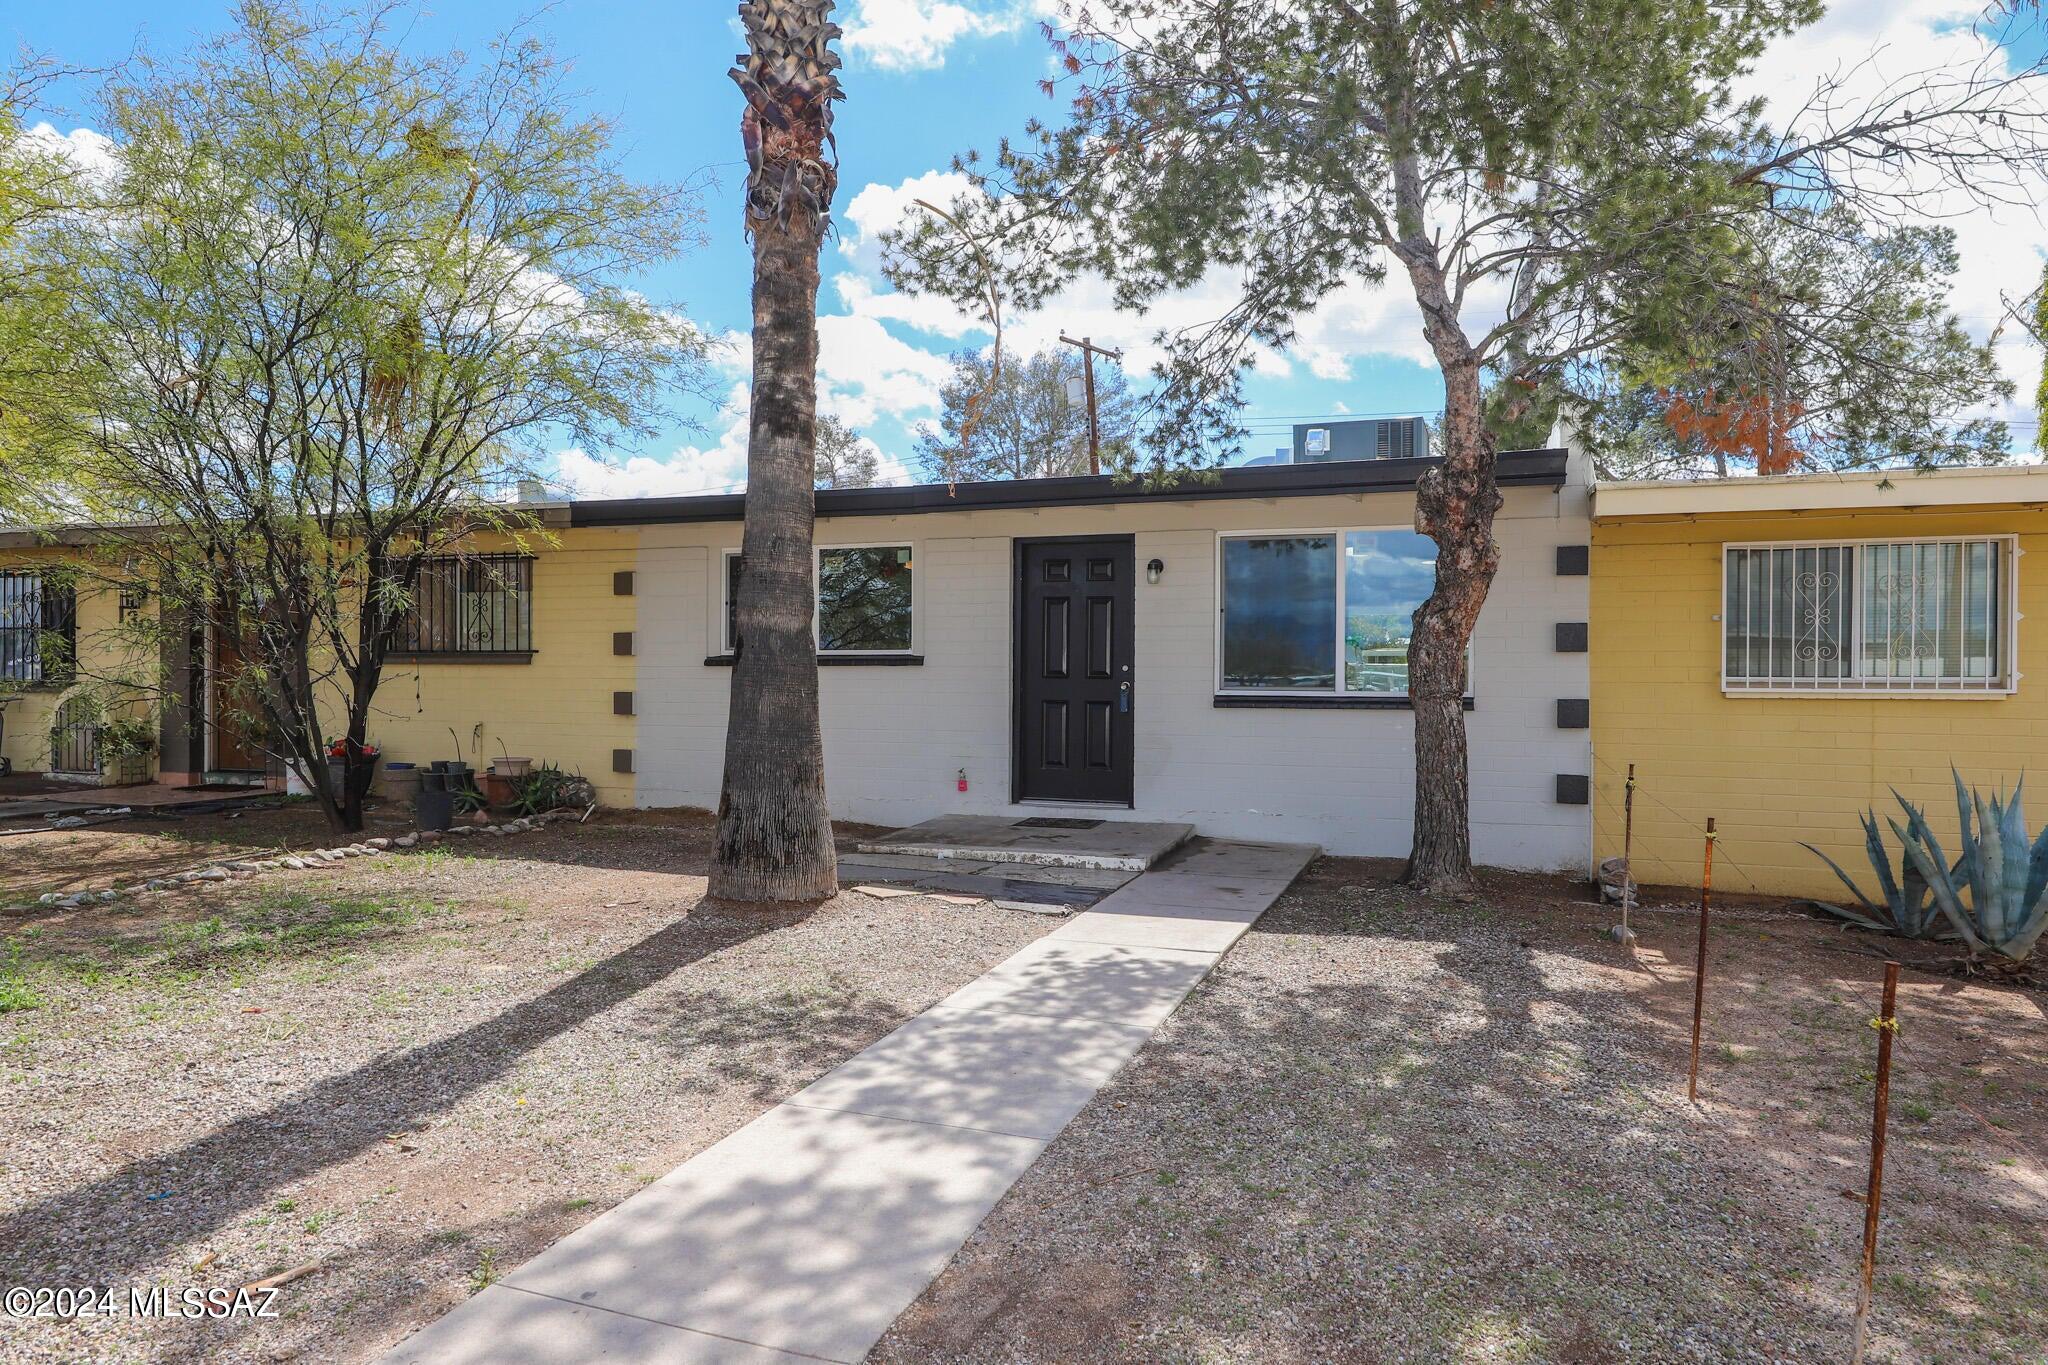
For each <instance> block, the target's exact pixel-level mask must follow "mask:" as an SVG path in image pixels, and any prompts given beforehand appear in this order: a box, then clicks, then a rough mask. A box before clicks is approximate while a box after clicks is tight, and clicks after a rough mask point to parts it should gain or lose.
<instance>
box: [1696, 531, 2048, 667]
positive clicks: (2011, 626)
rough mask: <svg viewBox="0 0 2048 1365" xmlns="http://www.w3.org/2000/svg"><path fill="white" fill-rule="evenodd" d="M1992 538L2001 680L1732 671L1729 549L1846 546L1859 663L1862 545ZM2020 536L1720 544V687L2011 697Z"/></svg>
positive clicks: (1853, 647) (1852, 643)
mask: <svg viewBox="0 0 2048 1365" xmlns="http://www.w3.org/2000/svg"><path fill="white" fill-rule="evenodd" d="M1987 541H1988V542H1991V543H1992V544H1994V545H1997V546H1999V547H2001V549H2002V555H2003V558H2002V561H2001V568H2002V572H2001V573H2000V575H1999V592H2000V593H2001V594H2002V596H2003V598H2004V600H2003V601H2002V602H2001V603H2000V604H1999V607H1998V612H1997V618H1998V619H1999V620H2000V622H2001V623H2002V630H2001V632H2000V638H1999V651H1998V652H1999V660H1998V662H1999V670H1998V677H1997V678H1996V679H1987V680H1985V681H1982V682H1979V681H1977V680H1975V679H1970V678H1929V679H1927V680H1925V681H1907V680H1903V679H1898V678H1885V679H1873V680H1871V681H1870V682H1867V683H1865V682H1860V681H1858V680H1857V679H1856V678H1854V677H1849V678H1815V679H1813V680H1811V681H1809V682H1790V681H1786V680H1783V679H1769V680H1763V681H1756V682H1751V681H1749V680H1747V679H1744V678H1739V677H1730V676H1729V674H1728V554H1729V552H1730V551H1731V550H1821V549H1847V550H1849V551H1850V552H1851V553H1852V555H1853V557H1854V563H1855V566H1856V577H1855V580H1854V584H1853V588H1854V594H1855V600H1854V601H1853V602H1851V603H1850V604H1849V645H1848V649H1849V657H1850V659H1851V660H1852V661H1853V662H1854V666H1855V667H1856V668H1859V669H1860V668H1861V667H1862V666H1863V550H1864V548H1865V547H1866V546H1871V545H1968V544H1972V543H1983V542H1987ZM2022 553H2024V552H2023V551H2022V550H2021V549H2020V544H2019V537H2018V536H2017V535H2013V534H2011V533H2004V534H2000V533H1993V534H1990V535H1948V536H1864V537H1860V538H1859V537H1841V538H1835V537H1828V538H1825V539H1815V540H1740V541H1737V540H1731V541H1725V542H1723V543H1722V545H1721V554H1720V558H1719V561H1718V563H1717V565H1716V570H1717V572H1718V573H1719V574H1720V578H1721V585H1720V589H1719V591H1720V603H1721V606H1720V611H1719V612H1718V614H1716V616H1715V617H1714V626H1715V630H1714V648H1715V649H1716V650H1717V651H1718V652H1719V654H1720V673H1721V692H1722V694H1723V695H1724V696H1730V697H1872V698H1884V697H1899V698H1914V699H1926V698H1930V697H1946V698H1951V699H1960V700H1965V701H1968V700H1983V699H1984V698H1986V697H2009V696H2012V695H2013V694H2014V693H2015V692H2017V691H2018V690H2019V683H2020V669H2019V623H2020V620H2021V613H2020V610H2019V600H2020V594H2019V574H2020V556H2021V555H2022Z"/></svg>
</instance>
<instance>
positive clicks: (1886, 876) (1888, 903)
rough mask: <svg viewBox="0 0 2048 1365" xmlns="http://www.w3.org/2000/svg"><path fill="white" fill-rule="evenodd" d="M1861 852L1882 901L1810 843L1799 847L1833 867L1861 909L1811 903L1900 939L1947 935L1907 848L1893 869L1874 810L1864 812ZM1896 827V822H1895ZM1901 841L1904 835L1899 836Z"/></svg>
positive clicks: (1821, 902) (1932, 899)
mask: <svg viewBox="0 0 2048 1365" xmlns="http://www.w3.org/2000/svg"><path fill="white" fill-rule="evenodd" d="M1861 819H1862V822H1863V851H1864V853H1865V854H1866V855H1867V856H1868V857H1869V859H1870V866H1871V870H1872V871H1874V872H1876V873H1877V885H1878V889H1879V890H1880V891H1882V892H1883V893H1884V903H1883V904H1879V903H1878V902H1876V901H1874V900H1872V899H1871V898H1870V897H1869V896H1866V895H1864V894H1863V888H1862V887H1860V886H1858V885H1857V884H1856V882H1855V879H1854V878H1852V877H1850V875H1849V874H1848V873H1847V872H1844V871H1843V870H1842V865H1841V864H1840V863H1838V862H1836V861H1835V860H1834V859H1833V858H1830V857H1829V856H1828V855H1827V854H1825V853H1823V852H1821V851H1820V850H1819V849H1818V848H1815V847H1814V846H1813V845H1812V844H1802V845H1801V847H1802V848H1805V849H1806V850H1807V851H1809V852H1811V853H1812V854H1813V855H1814V856H1815V857H1816V858H1819V859H1820V860H1821V861H1822V862H1824V863H1826V864H1827V865H1828V866H1829V867H1830V868H1832V869H1833V870H1834V874H1835V875H1836V876H1837V877H1840V878H1841V879H1842V885H1844V886H1846V887H1848V888H1849V892H1850V894H1851V895H1853V896H1855V897H1856V903H1857V904H1858V905H1860V906H1861V907H1862V910H1861V911H1860V912H1859V911H1856V910H1851V909H1848V908H1847V907H1844V906H1840V905H1835V904H1833V903H1831V902H1828V901H1815V902H1814V904H1815V905H1817V906H1819V907H1820V908H1821V909H1823V910H1825V911H1827V912H1828V913H1829V914H1831V915H1837V916H1839V917H1841V918H1842V919H1845V920H1847V921H1849V922H1850V923H1851V924H1856V925H1860V926H1862V927H1863V928H1865V929H1874V930H1876V931H1877V932H1879V933H1884V934H1898V935H1900V936H1901V937H1903V938H1922V939H1924V938H1941V937H1945V936H1948V933H1947V930H1946V929H1945V928H1944V926H1943V921H1942V919H1941V917H1940V912H1939V910H1937V908H1936V906H1935V902H1934V893H1933V890H1932V889H1931V888H1930V887H1929V886H1928V885H1927V879H1926V878H1925V877H1923V876H1921V875H1920V869H1919V868H1918V867H1916V866H1915V865H1914V863H1913V857H1912V851H1911V849H1910V848H1909V849H1908V850H1907V851H1906V852H1905V853H1904V854H1902V855H1901V856H1900V859H1899V870H1898V872H1897V874H1896V875H1895V874H1894V873H1893V872H1892V861H1891V854H1890V852H1889V851H1887V850H1886V848H1885V846H1884V834H1883V832H1882V831H1881V830H1879V829H1878V827H1877V812H1876V811H1875V810H1867V811H1865V812H1864V813H1863V815H1862V817H1861ZM1894 827H1895V828H1896V824H1895V825H1894ZM1901 838H1902V841H1903V836H1901Z"/></svg>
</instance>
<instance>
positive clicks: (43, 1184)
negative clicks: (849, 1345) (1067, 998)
mask: <svg viewBox="0 0 2048 1365" xmlns="http://www.w3.org/2000/svg"><path fill="white" fill-rule="evenodd" d="M371 832H372V833H377V832H380V831H376V830H373V831H371ZM381 832H385V833H389V832H392V831H381ZM709 840H710V829H709V825H708V823H707V821H705V820H704V819H703V818H701V817H691V816H688V815H686V814H680V815H679V814H654V815H650V814H647V813H641V814H639V815H636V816H635V817H633V818H632V819H630V820H628V819H605V818H603V817H600V819H599V820H598V821H596V822H593V823H592V824H590V825H587V826H564V827H556V828H551V829H548V830H545V831H540V832H536V833H532V834H527V835H522V836H520V837H518V838H516V839H509V840H502V841H501V840H484V841H479V840H471V841H468V842H463V843H459V844H454V845H451V846H449V847H448V848H445V849H437V850H434V851H425V850H417V851H412V852H407V853H402V854H401V853H392V854H388V855H385V856H382V857H377V858H372V859H362V860H353V861H350V862H347V863H343V864H339V865H337V866H335V867H332V868H322V869H318V870H309V871H304V872H281V873H274V874H265V875H262V876H258V877H253V878H251V879H249V880H246V881H233V882H227V883H220V884H208V883H200V884H196V885H195V886H193V887H189V888H186V889H182V890H178V891H174V892H171V893H167V894H164V895H160V896H149V897H145V898H143V899H142V900H140V901H123V902H117V903H114V904H109V905H94V906H90V907H86V908H83V909H75V910H61V909H54V908H47V907H40V908H39V907H34V906H32V905H23V904H21V902H23V901H25V900H32V899H33V894H32V893H37V892H41V891H44V890H57V889H65V888H66V887H67V886H69V885H74V884H75V885H89V884H108V883H109V882H126V881H129V880H133V879H134V877H133V876H131V875H130V874H146V875H157V874H160V873H162V872H165V871H170V870H175V869H176V868H180V867H191V866H195V865H202V864H204V863H205V862H207V861H211V860H217V859H223V858H228V857H232V856H237V855H238V854H250V855H254V854H258V853H262V852H266V851H267V852H268V853H270V854H272V855H275V854H276V853H277V852H279V851H280V850H282V849H285V848H291V847H298V848H304V847H306V846H308V845H309V844H312V843H320V842H328V841H327V840H325V839H323V838H322V837H321V836H320V831H319V827H318V824H317V820H314V819H313V818H312V817H311V816H310V813H309V812H306V811H305V810H303V809H302V808H301V809H297V810H282V811H270V812H252V813H250V814H247V815H244V816H242V817H240V818H239V819H235V820H229V819H227V818H226V817H224V816H193V817H188V818H187V819H185V820H183V821H179V822H176V823H175V824H172V823H168V822H167V823H161V824H158V823H143V822H129V823H123V824H118V825H110V826H105V827H100V828H95V829H87V830H79V831H72V832H68V833H61V834H60V833H52V834H37V835H21V836H13V837H10V838H8V839H6V840H4V841H0V867H4V869H5V871H4V874H0V877H4V880H0V905H6V904H9V903H13V906H14V908H12V909H10V910H8V911H6V912H5V913H4V914H0V934H4V938H0V1132H4V1133H5V1134H6V1135H7V1137H6V1143H5V1147H4V1152H0V1285H15V1284H31V1285H32V1284H64V1285H108V1284H111V1285H119V1286H123V1288H124V1293H125V1287H126V1286H128V1285H130V1284H147V1283H163V1284H168V1285H171V1286H173V1287H176V1288H183V1287H185V1286H188V1285H204V1286H220V1287H228V1288H232V1287H234V1286H238V1285H243V1284H247V1283H250V1282H252V1281H256V1280H259V1279H261V1278H263V1277H266V1276H271V1275H275V1274H278V1273H280V1272H288V1271H291V1270H294V1269H298V1268H301V1267H304V1266H308V1265H312V1266H314V1267H316V1268H315V1269H313V1270H312V1271H310V1273H307V1274H305V1275H304V1276H303V1278H300V1279H297V1280H296V1281H294V1282H293V1283H291V1284H289V1285H288V1286H287V1287H286V1288H285V1289H284V1290H283V1291H282V1295H281V1297H280V1300H279V1305H280V1307H281V1308H282V1311H283V1316H282V1317H281V1318H280V1319H278V1320H276V1321H265V1322H261V1323H254V1324H252V1323H250V1322H247V1321H237V1322H232V1323H222V1324H195V1323H185V1322H164V1321H137V1320H133V1319H130V1318H127V1317H125V1316H122V1317H119V1318H115V1319H99V1320H79V1321H76V1322H71V1323H59V1322H50V1321H43V1322H35V1323H32V1324H29V1325H27V1326H26V1327H24V1326H23V1325H22V1324H19V1323H13V1322H10V1323H9V1324H8V1326H7V1328H6V1330H4V1331H0V1360H6V1361H60V1360H61V1361H78V1360H88V1359H90V1360H115V1359H156V1360H207V1361H244V1360H284V1359H307V1360H361V1359H367V1358H370V1357H373V1356H375V1355H376V1354H377V1353H378V1352H379V1351H381V1350H382V1349H383V1348H385V1347H387V1346H389V1345H391V1344H392V1343H393V1342H395V1341H397V1340H398V1339H399V1338H400V1337H402V1336H404V1335H405V1334H406V1333H408V1332H409V1331H410V1330H411V1329H412V1328H413V1327H415V1326H417V1325H418V1324H420V1323H422V1322H425V1321H427V1320H429V1319H432V1318H434V1317H437V1316H439V1315H440V1314H441V1313H443V1312H445V1311H446V1310H447V1309H448V1308H449V1307H451V1306H453V1305H454V1304H455V1303H457V1302H459V1301H460V1300H462V1299H463V1298H464V1297H466V1296H467V1295H469V1294H471V1293H473V1292H474V1291H475V1290H476V1289H477V1288H478V1287H480V1286H481V1285H483V1284H485V1283H487V1282H488V1281H489V1280H491V1279H492V1278H494V1277H495V1276H496V1275H498V1274H500V1273H502V1272H504V1271H506V1270H509V1269H510V1268H511V1267H513V1266H515V1265H517V1264H518V1263H519V1262H521V1261H522V1260H524V1259H525V1258H527V1257H529V1256H531V1255H532V1254H534V1253H535V1252H537V1251H538V1250H540V1249H541V1248H542V1247H544V1246H546V1245H547V1244H548V1243H549V1242H551V1241H553V1240H555V1239H556V1238H558V1237H560V1236H562V1235H563V1234H564V1233H566V1232H568V1231H570V1230H571V1229H573V1228H574V1227H576V1226H578V1225H579V1224H581V1223H583V1222H584V1221H586V1220H588V1219H590V1218H592V1217H594V1216H596V1214H598V1213H599V1212H602V1211H603V1210H604V1209H605V1208H607V1207H609V1206H610V1205H612V1204H614V1203H617V1202H618V1201H619V1200H620V1199H622V1198H624V1197H625V1196H627V1195H629V1194H631V1193H632V1192H633V1191H635V1190H636V1189H638V1188H640V1186H641V1185H643V1184H644V1183H646V1182H647V1181H649V1180H652V1179H654V1178H655V1177H656V1176H658V1175H660V1174H662V1173H664V1172H666V1171H667V1170H669V1169H670V1168H671V1167H673V1166H675V1165H676V1164H678V1163H680V1162H681V1161H683V1160H684V1159H685V1158H687V1157H689V1156H690V1155H692V1154H693V1153H695V1152H697V1151H699V1150H700V1149H702V1148H704V1147H705V1146H708V1145H709V1144H710V1143H712V1142H714V1141H716V1140H717V1139H718V1138H720V1137H722V1136H724V1135H725V1134H727V1133H729V1132H731V1131H732V1130H733V1129H735V1128H737V1127H739V1126H740V1125H741V1124H743V1123H745V1122H746V1121H747V1120H749V1119H750V1118H752V1117H753V1116H754V1115H756V1114H757V1113H759V1112H761V1111H762V1110H763V1109H765V1108H767V1107H768V1106H769V1105H770V1104H771V1103H772V1102H774V1101H775V1100H778V1099H780V1098H782V1097H783V1096H785V1095H787V1094H789V1093H790V1092H792V1091H794V1090H796V1089H798V1088H799V1087H801V1086H802V1085H804V1084H805V1083H806V1082H808V1081H809V1080H811V1079H812V1078H814V1077H816V1076H817V1075H819V1074H821V1073H822V1072H824V1071H825V1070H827V1069H829V1068H830V1067H831V1066H832V1065H834V1064H835V1063H837V1062H838V1061H839V1060H841V1059H842V1058H844V1057H846V1056H847V1055H849V1054H851V1053H853V1052H855V1051H857V1050H859V1049H860V1048H862V1047H864V1046H866V1045H867V1044H868V1043H869V1042H871V1041H873V1040H874V1039H875V1038H877V1037H879V1036H881V1035H882V1034H884V1033H886V1032H888V1031H889V1030H891V1029H893V1028H894V1027H895V1026H896V1025H897V1024H898V1023H899V1022H901V1021H902V1020H903V1019H905V1018H907V1017H908V1016H910V1015H913V1014H916V1013H918V1012H920V1011H921V1010H923V1009H924V1008H925V1007H926V1006H927V1005H929V1004H931V1003H932V1002H934V1001H935V1000H937V999H939V998H940V997H942V996H944V995H946V994H947V993H948V992H950V991H951V990H953V989H954V988H956V987H957V986H959V985H961V984H963V983H964V982H966V981H968V980H971V979H972V978H973V977H975V976H976V975H978V974H980V973H981V972H982V971H984V970H985V969H987V968H988V967H989V966H991V965H993V964H994V963H996V962H998V961H1000V960H1002V959H1003V958H1005V957H1007V956H1008V955H1009V954H1010V953H1012V952H1014V951H1015V950H1016V949H1018V948H1020V947H1022V946H1023V945H1025V944H1026V943H1028V942H1030V941H1031V940H1033V939H1034V938H1036V937H1037V936H1038V935H1039V934H1041V933H1043V932H1044V931H1045V930H1046V929H1047V928H1049V927H1050V922H1049V921H1046V920H1043V919H1040V918H1038V917H1036V916H1032V915H1026V914H1019V913H1016V912H1012V911H1005V910H999V909H995V908H992V907H980V908H969V907H961V906H955V905H948V904H942V903H940V902H938V901H935V900H931V899H927V898H923V897H915V898H903V899H891V900H887V901H880V900H874V899H871V898H868V897H865V896H861V895H857V894H843V895H841V896H840V897H839V898H838V899H836V900H834V901H832V902H830V903H828V904H826V905H824V906H822V907H819V908H818V909H817V910H815V911H813V912H810V913H809V914H802V915H798V914H769V913H765V912H749V911H740V910H724V909H703V908H699V906H698V902H699V899H700V898H701V896H702V894H703V891H704V882H703V879H702V876H701V872H702V869H703V866H704V863H705V860H706V856H707V853H708V849H709Z"/></svg>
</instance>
